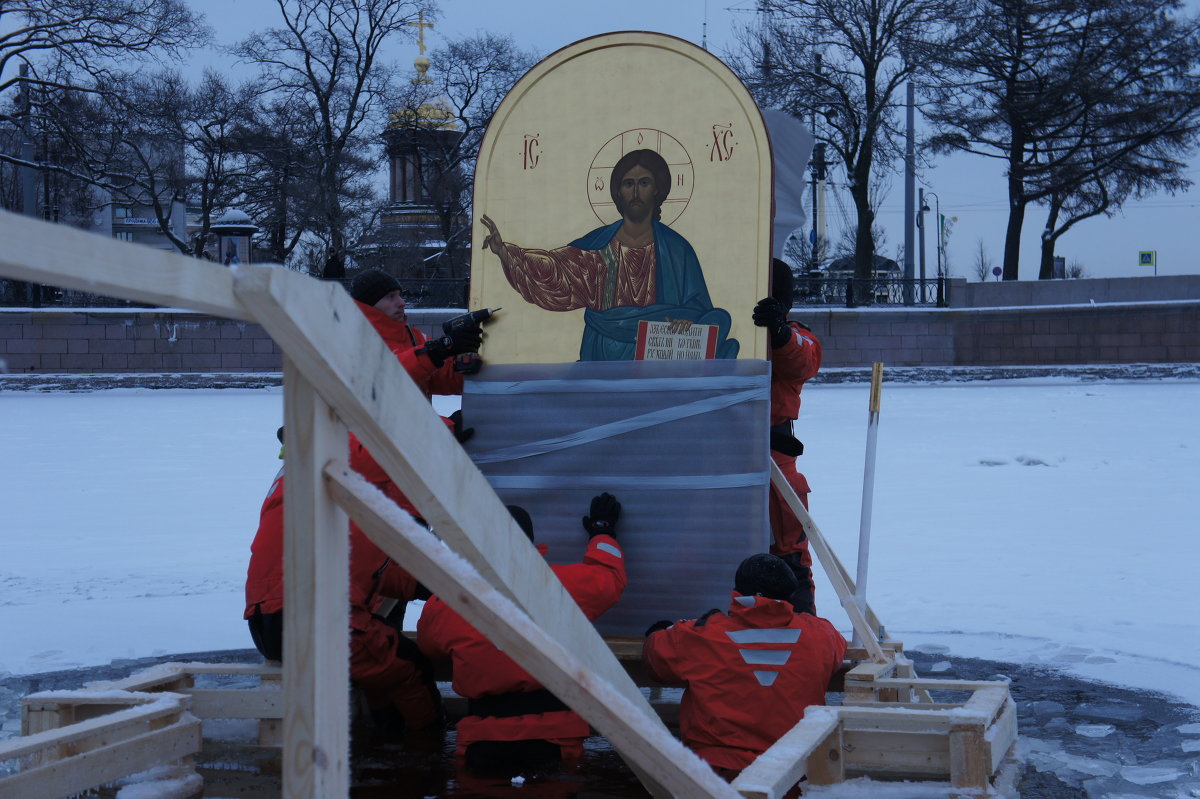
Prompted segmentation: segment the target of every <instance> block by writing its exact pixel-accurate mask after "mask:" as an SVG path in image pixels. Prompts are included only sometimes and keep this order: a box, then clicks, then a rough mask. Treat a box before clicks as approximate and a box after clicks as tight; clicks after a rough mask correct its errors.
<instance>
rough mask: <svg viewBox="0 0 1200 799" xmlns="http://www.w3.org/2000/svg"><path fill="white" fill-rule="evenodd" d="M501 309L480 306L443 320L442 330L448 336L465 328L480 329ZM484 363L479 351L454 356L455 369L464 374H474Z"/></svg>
mask: <svg viewBox="0 0 1200 799" xmlns="http://www.w3.org/2000/svg"><path fill="white" fill-rule="evenodd" d="M499 310H500V309H499V308H494V309H493V308H480V309H479V310H478V311H470V312H468V313H465V314H462V315H461V316H456V317H454V318H453V319H447V320H446V321H445V322H442V332H443V333H445V334H446V335H447V336H453V335H454V334H456V333H458V332H460V331H464V330H478V329H479V328H480V327H481V326H482V325H483V323H484V322H486V321H487V320H489V319H491V318H492V314H494V313H496V311H499ZM482 365H483V359H482V358H480V357H479V353H477V352H464V353H462V354H461V355H455V356H454V371H456V372H461V373H462V374H467V375H473V374H475V373H476V372H478V371H479V368H480V367H481V366H482Z"/></svg>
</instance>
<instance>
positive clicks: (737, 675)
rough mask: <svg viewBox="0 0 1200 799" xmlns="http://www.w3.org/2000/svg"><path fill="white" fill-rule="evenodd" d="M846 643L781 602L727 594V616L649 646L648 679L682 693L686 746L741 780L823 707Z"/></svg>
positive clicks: (689, 624)
mask: <svg viewBox="0 0 1200 799" xmlns="http://www.w3.org/2000/svg"><path fill="white" fill-rule="evenodd" d="M845 652H846V640H845V639H844V638H843V637H842V636H841V634H840V633H839V632H838V631H837V630H836V629H834V627H833V625H832V624H830V623H829V622H828V621H826V620H825V619H822V618H819V617H817V616H812V615H810V614H808V613H794V612H793V611H792V606H791V605H790V604H788V603H787V602H783V601H780V600H775V599H767V598H765V597H761V596H753V597H747V596H742V595H741V594H739V593H737V592H736V591H735V592H733V601H732V603H730V606H729V613H728V614H724V613H720V612H719V611H715V610H714V611H713V612H712V613H710V614H709V615H706V616H703V617H701V618H699V619H693V620H691V621H680V622H676V623H675V624H674V625H672V626H671V627H668V628H667V629H665V630H659V631H657V632H654V633H652V634H651V635H650V636H649V637H648V638H646V641H645V643H644V644H643V648H642V661H643V663H644V664H645V666H646V670H647V673H648V674H649V675H650V677H651V678H653V679H655V680H657V681H658V682H661V683H663V684H664V685H682V686H685V687H686V688H685V690H684V692H683V698H682V699H681V700H680V703H679V732H680V736H681V737H682V738H683V742H684V743H685V744H687V745H688V746H689V747H690V748H691V749H692V750H694V751H695V752H696V754H698V755H700V757H702V758H704V759H705V760H707V761H708V762H709V763H710V764H711V765H713V766H718V767H721V768H726V769H731V770H734V771H740V770H741V769H744V768H745V767H746V766H748V765H750V763H751V762H753V760H754V758H756V757H758V755H759V754H761V753H762V752H764V751H766V749H767V748H769V747H770V746H771V744H773V743H775V741H777V740H778V739H779V738H780V737H781V736H782V735H783V734H784V733H786V732H787V731H788V730H790V729H791V728H792V727H794V726H795V725H796V722H798V721H800V719H802V718H803V717H804V709H805V708H806V707H808V706H809V705H823V704H825V688H826V686H827V685H828V684H829V680H830V678H831V677H832V676H833V674H834V672H836V671H837V669H838V667H839V666H840V665H841V663H842V658H843V656H844V655H845Z"/></svg>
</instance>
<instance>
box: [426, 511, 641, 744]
mask: <svg viewBox="0 0 1200 799" xmlns="http://www.w3.org/2000/svg"><path fill="white" fill-rule="evenodd" d="M538 551H539V552H541V553H542V554H543V555H545V553H546V546H545V545H539V546H538ZM550 568H551V569H552V570H553V571H554V573H555V575H557V576H558V579H559V580H560V581H561V582H562V584H563V587H564V588H566V589H567V592H568V593H569V594H570V595H571V598H572V599H574V600H575V602H576V603H577V604H578V605H579V607H580V609H581V610H582V611H583V614H584V615H585V616H587V618H588V620H589V621H594V620H595V619H596V618H597V617H599V616H600V615H601V614H602V613H604V612H605V611H606V610H608V609H609V608H611V607H612V606H613V605H615V604H616V603H617V600H619V599H620V598H621V592H622V591H623V590H624V589H625V559H624V555H623V554H622V552H621V547H620V545H619V544H618V543H617V541H616V539H614V538H612V537H611V536H607V535H597V536H594V537H593V538H592V539H591V541H590V542H589V543H588V548H587V553H586V554H585V555H584V556H583V562H582V563H573V564H562V565H555V566H551V567H550ZM417 643H418V644H419V645H420V647H421V651H422V652H424V653H425V655H426V656H427V657H428V658H429V659H430V660H447V659H448V660H450V661H451V668H452V670H453V674H454V690H455V692H456V693H458V694H459V695H460V696H464V697H466V698H467V699H469V700H478V699H481V698H484V697H497V696H505V697H506V698H514V697H512V695H514V694H529V693H531V692H535V691H537V692H542V691H544V689H543V688H542V685H541V683H539V682H538V681H537V680H536V679H534V678H533V676H532V675H531V674H529V672H527V671H525V670H524V669H523V668H521V667H520V666H518V665H517V664H516V663H515V662H514V661H513V660H512V659H511V658H509V657H508V656H507V655H505V654H503V653H501V652H500V651H499V650H498V649H496V646H495V645H494V644H493V643H492V642H491V641H489V640H488V639H487V638H485V637H484V636H483V634H482V633H480V632H479V631H478V630H476V629H475V628H474V627H472V626H471V625H470V624H469V623H468V622H467V621H466V620H465V619H464V618H463V617H462V616H460V615H458V613H456V612H455V611H454V610H453V609H452V608H451V607H450V606H449V605H447V604H446V603H445V602H443V601H442V600H441V599H440V598H439V597H436V596H435V597H433V598H431V599H430V600H429V601H428V602H426V603H425V609H424V610H423V611H422V612H421V618H420V620H419V621H418V622H417ZM515 699H516V700H517V701H519V700H520V697H515ZM589 732H590V729H589V727H588V724H587V722H586V721H584V720H583V719H582V718H581V717H580V716H579V715H578V714H577V713H575V712H574V711H571V710H551V711H548V712H533V713H526V714H522V715H512V716H509V715H505V716H479V715H468V716H465V717H463V718H462V719H461V720H460V721H459V722H458V750H457V751H458V753H459V754H464V753H465V752H466V748H467V746H469V745H470V744H472V743H474V742H475V741H528V740H537V739H542V740H547V741H550V742H551V743H556V744H558V745H559V746H560V747H562V750H563V757H564V758H571V757H578V756H579V755H582V754H583V739H584V738H586V737H587V736H588V734H589Z"/></svg>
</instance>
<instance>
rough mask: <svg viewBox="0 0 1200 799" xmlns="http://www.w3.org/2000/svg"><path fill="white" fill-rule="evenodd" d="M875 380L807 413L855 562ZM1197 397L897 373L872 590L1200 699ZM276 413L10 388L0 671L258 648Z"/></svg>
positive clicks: (1095, 670) (835, 530)
mask: <svg viewBox="0 0 1200 799" xmlns="http://www.w3.org/2000/svg"><path fill="white" fill-rule="evenodd" d="M885 381H886V375H885ZM867 397H868V387H867V385H866V384H864V383H853V384H828V383H818V384H813V385H810V386H809V388H808V389H807V390H806V391H805V395H804V408H803V411H802V414H801V423H800V425H799V435H800V438H801V439H803V441H804V442H805V445H806V454H805V455H804V456H803V458H802V459H801V460H802V465H803V468H804V471H805V472H806V473H807V475H808V476H809V479H810V481H811V483H812V485H813V488H814V493H813V495H812V511H813V516H814V518H815V519H816V521H817V523H818V524H819V525H820V527H821V528H822V530H823V531H824V532H825V534H826V536H827V537H828V538H829V540H830V542H831V543H832V545H833V546H834V548H835V549H836V550H837V551H838V553H839V555H840V557H841V559H842V561H843V562H844V563H846V565H847V566H848V567H849V568H850V569H851V571H852V572H853V571H854V568H855V563H856V560H857V541H858V530H859V514H860V503H861V499H862V485H863V462H864V451H865V441H866V430H867V415H868V414H867ZM455 405H456V402H455V400H452V399H449V398H439V402H438V407H439V409H440V410H442V411H443V412H449V410H450V409H452V408H453V407H455ZM1198 407H1200V380H1195V379H1169V380H1136V381H1125V382H1123V381H1098V382H1084V381H1080V380H1072V379H1069V378H1041V379H1036V380H1011V381H999V382H998V381H990V382H984V381H979V382H967V383H955V384H944V385H921V384H892V385H888V384H886V382H885V388H884V393H883V407H882V413H881V417H880V428H879V437H878V463H877V466H876V476H875V498H874V512H873V531H872V544H871V561H870V563H871V566H870V575H869V580H868V595H869V600H870V602H871V604H872V605H873V607H874V608H875V610H876V612H877V613H878V614H879V615H880V617H881V618H882V619H883V620H884V621H885V622H886V623H887V625H888V629H889V631H890V633H891V634H892V636H893V637H895V638H898V639H900V640H903V641H904V642H905V643H906V644H907V646H908V647H909V648H922V647H923V648H927V649H929V650H932V651H943V650H942V647H945V648H946V650H944V651H948V652H949V653H952V654H954V655H961V656H967V657H977V658H986V659H992V660H1001V661H1010V662H1020V663H1042V664H1045V665H1047V666H1052V667H1056V668H1061V669H1063V670H1065V671H1067V672H1069V673H1073V674H1076V675H1080V676H1085V677H1088V678H1094V679H1097V680H1103V681H1108V682H1112V683H1116V684H1120V685H1126V686H1131V687H1137V688H1144V689H1152V690H1159V691H1165V692H1168V693H1172V694H1174V695H1176V696H1178V697H1179V698H1181V699H1183V700H1184V701H1186V702H1187V703H1189V704H1193V705H1200V669H1198V668H1197V664H1200V602H1198V601H1197V599H1196V593H1195V592H1196V584H1197V580H1196V576H1195V575H1196V569H1197V561H1198V560H1200V557H1198V556H1200V525H1197V523H1196V520H1195V517H1196V510H1195V509H1196V500H1195V497H1196V493H1195V492H1196V490H1197V485H1198V484H1200V422H1198V421H1197V417H1196V409H1197V408H1198ZM281 417H282V392H281V390H279V389H277V388H267V389H234V390H228V389H227V390H202V389H193V390H140V389H118V390H107V391H93V392H84V393H67V392H45V393H34V392H20V391H9V392H0V419H2V420H3V421H2V422H0V431H2V432H0V676H2V675H4V673H6V672H7V673H10V674H28V673H36V672H44V671H52V670H59V669H66V668H72V667H78V666H89V665H97V664H105V663H108V662H109V661H111V660H114V659H122V658H137V657H145V656H150V655H156V654H169V653H174V652H197V651H205V650H219V649H241V648H246V647H249V646H250V641H249V637H248V635H247V632H246V628H245V625H244V623H243V622H242V620H241V610H242V604H243V603H242V583H243V579H244V576H245V568H246V560H247V557H248V552H249V543H250V540H251V537H252V536H253V533H254V529H255V526H256V523H257V514H258V506H259V503H260V502H261V500H262V497H263V495H264V493H265V491H266V490H267V487H268V486H269V484H270V482H271V480H272V478H273V476H274V475H275V472H276V470H277V469H278V466H279V463H278V461H277V458H276V456H277V454H278V449H279V447H278V443H277V442H276V439H275V430H276V428H277V427H278V426H279V424H280V423H281ZM732 566H733V564H731V570H732ZM832 597H833V594H832V591H831V589H829V587H828V584H827V583H825V582H823V581H821V580H819V581H818V606H819V608H820V609H821V610H822V611H823V612H827V613H828V614H829V615H830V618H832V619H833V620H834V621H835V623H837V624H838V625H839V626H840V627H841V628H843V629H847V630H848V629H849V624H848V622H847V621H846V619H845V617H844V616H843V615H842V614H841V612H840V609H839V608H837V606H836V605H835V603H834V602H833V601H832ZM700 610H702V609H700Z"/></svg>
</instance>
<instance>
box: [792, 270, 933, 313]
mask: <svg viewBox="0 0 1200 799" xmlns="http://www.w3.org/2000/svg"><path fill="white" fill-rule="evenodd" d="M948 285H949V284H948V283H947V281H946V278H944V277H943V278H936V277H935V278H926V279H925V280H920V279H914V280H905V279H904V278H898V277H877V278H870V279H867V280H858V279H856V278H852V277H826V276H820V277H803V276H802V277H798V278H796V280H795V283H794V285H793V291H794V301H793V305H842V306H845V307H847V308H856V307H860V306H869V305H898V306H902V307H903V306H906V305H924V306H929V305H933V306H937V307H939V308H944V307H946V306H947V305H948V304H949V297H948V296H947V292H946V289H947V286H948ZM910 292H911V299H910V298H909V295H910Z"/></svg>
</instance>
